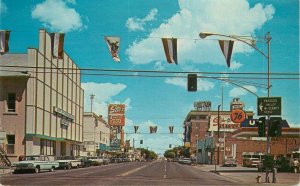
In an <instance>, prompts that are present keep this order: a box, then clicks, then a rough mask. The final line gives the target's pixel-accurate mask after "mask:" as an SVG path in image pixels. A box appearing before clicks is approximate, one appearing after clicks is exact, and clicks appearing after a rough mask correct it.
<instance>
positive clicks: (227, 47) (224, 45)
mask: <svg viewBox="0 0 300 186" xmlns="http://www.w3.org/2000/svg"><path fill="white" fill-rule="evenodd" d="M233 43H234V41H232V40H219V45H220V47H221V50H222V52H223V54H224V56H225V59H226V63H227V67H230V59H231V54H232V49H233Z"/></svg>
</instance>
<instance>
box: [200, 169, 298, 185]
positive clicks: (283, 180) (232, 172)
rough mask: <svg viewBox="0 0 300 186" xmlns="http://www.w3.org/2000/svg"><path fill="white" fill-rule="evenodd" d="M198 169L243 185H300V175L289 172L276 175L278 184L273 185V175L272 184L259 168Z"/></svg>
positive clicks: (270, 179) (270, 178) (270, 175)
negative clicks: (258, 180)
mask: <svg viewBox="0 0 300 186" xmlns="http://www.w3.org/2000/svg"><path fill="white" fill-rule="evenodd" d="M196 167H197V168H199V169H201V170H203V171H206V172H214V173H215V169H216V173H217V174H219V175H221V176H224V177H227V178H230V179H232V180H235V181H238V182H240V183H241V185H242V184H247V185H249V184H251V185H262V184H263V185H271V184H272V185H274V184H276V186H277V185H300V184H299V183H300V174H295V173H289V172H279V173H277V174H276V183H272V178H273V174H272V173H270V174H269V181H270V182H271V183H266V182H265V176H266V173H265V172H257V168H247V167H239V166H238V167H220V166H216V167H215V166H214V165H197V166H196ZM258 175H260V176H261V183H257V181H256V177H257V176H258Z"/></svg>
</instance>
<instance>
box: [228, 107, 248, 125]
mask: <svg viewBox="0 0 300 186" xmlns="http://www.w3.org/2000/svg"><path fill="white" fill-rule="evenodd" d="M230 118H231V121H232V122H234V123H242V122H243V121H245V119H246V114H245V112H244V111H243V110H241V109H236V110H232V111H231V114H230Z"/></svg>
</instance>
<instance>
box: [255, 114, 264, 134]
mask: <svg viewBox="0 0 300 186" xmlns="http://www.w3.org/2000/svg"><path fill="white" fill-rule="evenodd" d="M255 124H256V126H257V132H258V136H259V137H265V136H266V117H260V118H259V119H258V120H256V121H255Z"/></svg>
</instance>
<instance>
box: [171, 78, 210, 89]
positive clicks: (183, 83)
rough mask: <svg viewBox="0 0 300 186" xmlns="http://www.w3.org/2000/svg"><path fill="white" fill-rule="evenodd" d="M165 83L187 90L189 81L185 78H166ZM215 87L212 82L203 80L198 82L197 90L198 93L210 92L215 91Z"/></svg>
mask: <svg viewBox="0 0 300 186" xmlns="http://www.w3.org/2000/svg"><path fill="white" fill-rule="evenodd" d="M165 83H167V84H171V85H175V86H179V87H181V88H184V89H186V88H187V80H186V79H185V78H166V79H165ZM214 86H215V84H214V83H212V82H210V81H206V80H203V79H198V80H197V90H198V91H208V90H211V89H213V88H214Z"/></svg>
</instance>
